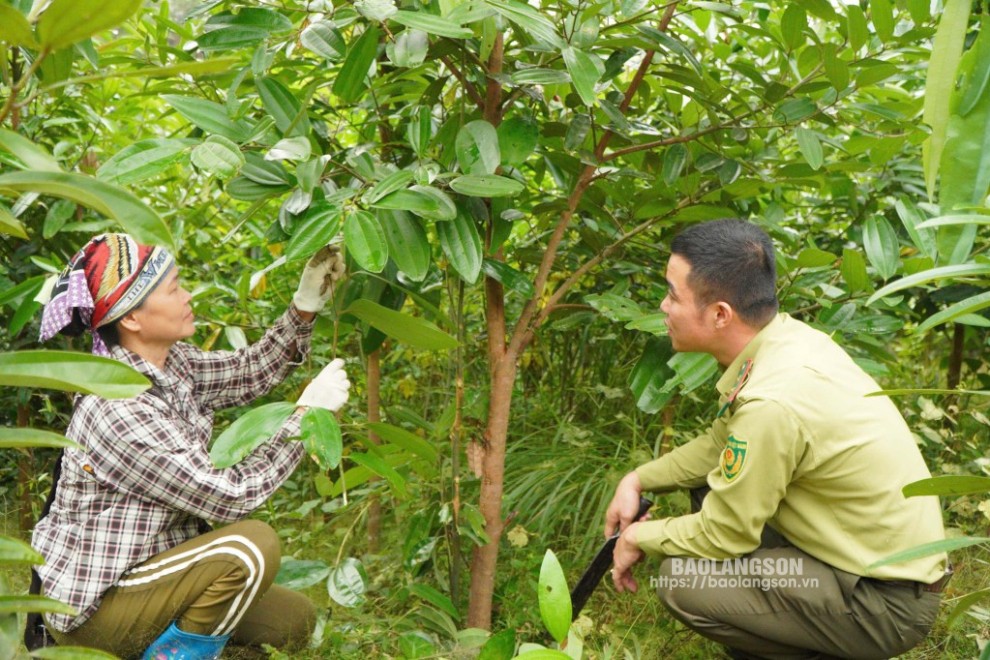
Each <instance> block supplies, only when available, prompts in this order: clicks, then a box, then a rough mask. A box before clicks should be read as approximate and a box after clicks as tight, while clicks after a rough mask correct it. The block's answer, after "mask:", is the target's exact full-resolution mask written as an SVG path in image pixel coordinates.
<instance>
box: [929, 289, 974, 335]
mask: <svg viewBox="0 0 990 660" xmlns="http://www.w3.org/2000/svg"><path fill="white" fill-rule="evenodd" d="M988 307H990V292H988V293H980V294H977V295H975V296H971V297H969V298H966V299H965V300H960V301H959V302H957V303H953V304H952V305H949V306H948V307H946V308H945V309H943V310H942V311H941V312H938V313H937V314H932V315H931V316H929V317H928V318H927V319H925V322H924V323H922V324H921V325H919V326H918V328H917V330H916V332H925V331H927V330H931V329H932V328H934V327H935V326H937V325H940V324H942V323H948V322H949V321H953V320H955V319H958V318H959V317H961V316H965V315H967V314H973V313H974V312H978V311H980V310H983V309H986V308H988Z"/></svg>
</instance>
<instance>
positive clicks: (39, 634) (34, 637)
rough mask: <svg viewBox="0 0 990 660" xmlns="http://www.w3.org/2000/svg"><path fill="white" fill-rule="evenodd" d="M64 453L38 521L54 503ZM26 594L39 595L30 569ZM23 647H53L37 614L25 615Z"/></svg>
mask: <svg viewBox="0 0 990 660" xmlns="http://www.w3.org/2000/svg"><path fill="white" fill-rule="evenodd" d="M64 453H65V450H62V451H60V452H59V453H58V456H57V457H56V458H55V469H54V470H53V471H52V489H51V490H50V491H49V492H48V499H46V500H45V506H43V507H42V509H41V516H40V517H39V518H38V520H39V521H40V520H41V519H42V518H44V517H45V516H47V515H48V512H49V511H50V510H51V508H52V502H54V501H55V493H56V491H57V489H58V480H59V479H60V478H61V477H62V455H63V454H64ZM28 593H29V594H31V595H32V596H38V595H40V594H41V576H39V575H38V571H36V570H34V569H33V568H32V569H31V587H30V588H29V589H28ZM24 646H26V647H27V650H28V651H34V650H35V649H42V648H45V647H48V646H55V640H53V639H52V637H51V635H50V634H49V633H48V629H47V628H45V619H44V617H42V616H41V613H39V612H30V613H29V614H28V615H27V625H26V626H25V627H24Z"/></svg>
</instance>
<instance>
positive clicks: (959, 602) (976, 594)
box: [945, 589, 990, 656]
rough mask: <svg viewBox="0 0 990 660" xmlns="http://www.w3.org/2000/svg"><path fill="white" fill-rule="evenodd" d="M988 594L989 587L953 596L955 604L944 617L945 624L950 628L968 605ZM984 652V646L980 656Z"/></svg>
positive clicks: (983, 598) (984, 597) (957, 621)
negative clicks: (956, 596)
mask: <svg viewBox="0 0 990 660" xmlns="http://www.w3.org/2000/svg"><path fill="white" fill-rule="evenodd" d="M988 596H990V589H979V590H977V591H971V592H970V593H968V594H966V595H964V596H959V597H958V599H956V598H953V600H954V601H955V605H954V607H953V608H952V611H951V612H949V615H948V616H947V617H945V622H946V624H948V626H949V627H950V628H952V627H953V626H955V625H956V624H957V623H959V620H960V618H959V617H961V616H962V615H963V614H965V613H966V611H967V610H969V608H970V607H972V606H973V605H975V604H976V603H978V602H980V601H981V600H986V598H987V597H988ZM986 652H987V651H986V647H984V651H983V654H981V656H982V655H984V654H986Z"/></svg>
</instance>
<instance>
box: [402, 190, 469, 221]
mask: <svg viewBox="0 0 990 660" xmlns="http://www.w3.org/2000/svg"><path fill="white" fill-rule="evenodd" d="M409 190H410V192H414V193H417V194H419V195H421V196H422V197H424V198H426V199H430V200H432V201H433V203H432V204H430V205H428V206H427V207H426V208H423V209H421V210H419V211H417V210H415V209H412V212H413V213H415V214H416V215H420V216H422V217H424V218H426V219H427V220H439V221H443V222H446V221H447V220H453V219H454V218H455V217H457V207H456V206H455V205H454V200H452V199H451V198H450V196H449V195H447V193H445V192H443V191H442V190H439V189H437V188H434V187H433V186H423V185H415V186H412V187H411V188H409Z"/></svg>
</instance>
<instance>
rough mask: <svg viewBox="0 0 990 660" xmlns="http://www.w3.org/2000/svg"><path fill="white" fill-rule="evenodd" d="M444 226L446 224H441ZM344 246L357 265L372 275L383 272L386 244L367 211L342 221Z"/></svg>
mask: <svg viewBox="0 0 990 660" xmlns="http://www.w3.org/2000/svg"><path fill="white" fill-rule="evenodd" d="M442 224H446V223H441V225H442ZM344 244H345V245H346V246H347V250H348V253H349V254H350V255H351V256H352V257H353V258H354V261H356V262H358V265H359V266H361V267H362V268H364V269H365V270H367V271H369V272H372V273H380V272H382V271H383V270H385V264H386V263H388V244H387V243H386V242H385V233H384V232H383V231H382V227H381V225H380V224H379V223H378V218H376V217H375V216H374V215H372V214H371V213H368V212H367V211H354V212H353V213H351V214H350V215H348V216H347V218H346V219H345V220H344Z"/></svg>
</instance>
